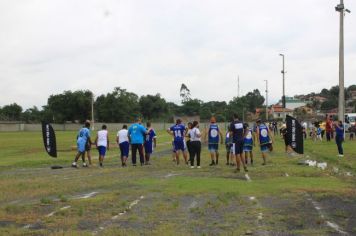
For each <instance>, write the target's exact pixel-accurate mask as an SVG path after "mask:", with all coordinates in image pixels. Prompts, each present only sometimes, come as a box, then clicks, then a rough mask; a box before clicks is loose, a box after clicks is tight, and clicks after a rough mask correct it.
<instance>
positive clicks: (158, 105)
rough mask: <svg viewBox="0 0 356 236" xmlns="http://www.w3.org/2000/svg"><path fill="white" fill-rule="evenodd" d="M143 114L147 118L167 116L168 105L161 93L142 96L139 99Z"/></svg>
mask: <svg viewBox="0 0 356 236" xmlns="http://www.w3.org/2000/svg"><path fill="white" fill-rule="evenodd" d="M139 104H140V110H141V114H142V115H143V117H144V118H145V119H148V120H152V119H160V118H165V117H167V113H168V105H167V103H166V100H164V99H163V98H161V95H160V94H156V95H154V96H153V95H146V96H141V97H140V99H139Z"/></svg>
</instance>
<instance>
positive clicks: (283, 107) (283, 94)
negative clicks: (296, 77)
mask: <svg viewBox="0 0 356 236" xmlns="http://www.w3.org/2000/svg"><path fill="white" fill-rule="evenodd" d="M279 55H280V56H281V57H282V71H281V73H282V76H283V82H282V84H283V88H282V110H283V117H282V118H283V121H285V120H286V95H285V84H284V79H285V78H284V76H285V73H286V71H285V70H284V54H282V53H281V54H279Z"/></svg>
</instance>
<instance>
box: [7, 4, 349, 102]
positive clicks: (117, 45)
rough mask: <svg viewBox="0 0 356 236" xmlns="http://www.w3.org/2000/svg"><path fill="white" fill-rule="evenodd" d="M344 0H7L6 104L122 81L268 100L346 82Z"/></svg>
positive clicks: (166, 91)
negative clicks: (340, 8) (341, 64)
mask: <svg viewBox="0 0 356 236" xmlns="http://www.w3.org/2000/svg"><path fill="white" fill-rule="evenodd" d="M338 3H339V1H338V0H298V1H297V0H294V1H291V0H289V1H287V0H268V1H265V0H248V1H246V0H149V1H148V0H50V1H46V0H16V1H14V0H0V32H1V33H0V81H1V86H0V106H4V105H7V104H10V103H13V102H16V103H18V104H19V105H21V106H23V107H24V108H29V107H32V106H33V105H36V106H38V107H41V106H42V105H45V104H46V103H47V98H48V97H49V96H50V95H51V94H59V93H62V92H63V91H64V90H72V91H74V90H81V89H89V90H91V91H93V92H94V93H95V95H101V94H106V93H108V92H111V91H113V88H114V87H122V88H125V89H127V90H128V91H131V92H134V93H136V94H138V95H145V94H156V93H160V94H161V95H162V96H163V97H164V98H166V99H167V100H168V101H173V102H177V103H178V102H179V101H180V97H179V88H180V85H181V84H182V83H185V84H186V85H187V86H188V88H189V89H190V90H191V95H192V97H193V98H198V99H201V100H203V101H212V100H219V101H223V100H225V101H229V100H231V98H232V97H234V96H236V95H237V76H238V75H239V76H240V87H241V89H240V94H241V95H243V94H245V93H247V92H249V91H251V90H253V89H255V88H258V89H259V90H260V91H261V92H262V93H263V94H264V90H265V82H264V80H266V79H267V80H268V82H269V91H270V93H269V100H270V101H271V102H276V101H277V100H278V99H279V98H280V97H281V95H282V75H281V68H282V58H281V57H280V56H279V53H284V54H285V55H286V71H287V74H286V94H287V95H295V94H302V93H308V92H312V91H316V92H319V91H320V90H321V89H322V88H324V87H326V88H330V87H331V86H333V85H336V84H337V83H338V30H339V14H338V13H337V12H335V9H334V7H335V6H336V5H337V4H338ZM345 5H346V7H347V8H349V9H350V10H351V11H352V12H351V14H347V15H346V18H345V85H346V86H348V85H350V84H352V83H354V84H356V1H354V0H352V1H351V0H345Z"/></svg>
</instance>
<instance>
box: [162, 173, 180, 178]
mask: <svg viewBox="0 0 356 236" xmlns="http://www.w3.org/2000/svg"><path fill="white" fill-rule="evenodd" d="M178 175H179V174H173V173H169V174H167V175H165V176H164V177H165V178H170V177H173V176H178Z"/></svg>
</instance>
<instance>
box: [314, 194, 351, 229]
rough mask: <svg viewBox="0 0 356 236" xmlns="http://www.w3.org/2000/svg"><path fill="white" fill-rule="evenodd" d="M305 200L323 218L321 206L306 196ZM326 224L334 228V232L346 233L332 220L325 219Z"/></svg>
mask: <svg viewBox="0 0 356 236" xmlns="http://www.w3.org/2000/svg"><path fill="white" fill-rule="evenodd" d="M307 200H309V201H310V202H311V203H312V204H313V206H314V208H315V210H317V212H318V213H319V215H320V217H321V218H322V219H325V215H324V214H323V212H322V208H321V206H320V205H319V204H318V203H317V202H316V201H314V200H313V199H311V198H308V199H307ZM326 225H327V226H329V227H330V228H332V229H333V230H335V231H336V232H338V233H340V234H344V235H348V233H347V232H345V231H343V230H342V229H341V227H340V226H339V225H338V224H336V223H334V222H331V221H326Z"/></svg>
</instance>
